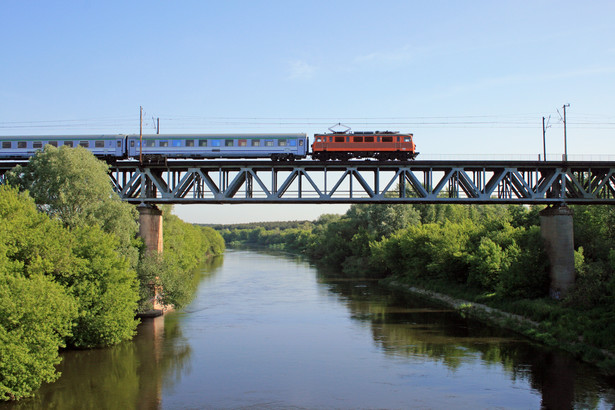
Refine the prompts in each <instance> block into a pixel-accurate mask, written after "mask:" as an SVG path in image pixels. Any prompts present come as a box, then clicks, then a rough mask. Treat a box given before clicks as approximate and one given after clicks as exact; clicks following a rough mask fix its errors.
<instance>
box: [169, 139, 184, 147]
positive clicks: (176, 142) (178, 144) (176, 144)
mask: <svg viewBox="0 0 615 410" xmlns="http://www.w3.org/2000/svg"><path fill="white" fill-rule="evenodd" d="M171 146H173V147H181V146H182V140H172V141H171Z"/></svg>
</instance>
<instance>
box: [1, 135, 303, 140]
mask: <svg viewBox="0 0 615 410" xmlns="http://www.w3.org/2000/svg"><path fill="white" fill-rule="evenodd" d="M306 136H307V134H305V133H288V134H284V133H268V134H143V138H303V137H306ZM125 137H131V138H134V137H137V138H139V134H89V135H0V140H22V141H23V140H37V141H40V140H62V139H72V140H79V139H83V140H92V139H116V138H125Z"/></svg>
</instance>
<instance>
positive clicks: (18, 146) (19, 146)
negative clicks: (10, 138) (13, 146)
mask: <svg viewBox="0 0 615 410" xmlns="http://www.w3.org/2000/svg"><path fill="white" fill-rule="evenodd" d="M27 146H28V143H27V142H26V141H19V142H17V148H26V147H27Z"/></svg>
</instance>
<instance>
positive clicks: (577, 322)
mask: <svg viewBox="0 0 615 410" xmlns="http://www.w3.org/2000/svg"><path fill="white" fill-rule="evenodd" d="M542 208H543V207H538V206H533V207H525V206H516V205H510V206H502V205H401V204H394V205H388V204H377V205H367V204H361V205H353V206H351V207H350V209H349V210H348V212H347V213H346V214H345V215H342V216H340V215H323V216H321V217H320V218H319V219H318V220H317V221H314V222H309V221H304V222H294V223H288V222H285V223H279V224H277V225H276V224H275V223H268V224H252V225H243V226H223V225H220V226H215V228H216V229H218V230H219V231H220V232H221V233H222V235H223V237H224V238H225V240H226V242H227V244H229V245H230V246H238V245H240V244H258V245H264V246H267V247H269V248H274V249H281V250H286V251H290V252H297V253H302V254H305V255H306V256H307V257H309V258H310V259H311V260H313V261H315V262H317V263H318V264H321V265H323V266H326V267H327V268H330V269H335V270H337V271H340V272H343V273H344V274H346V275H348V276H352V277H371V278H378V279H381V280H382V282H384V283H385V284H389V285H393V284H395V285H396V286H400V285H401V286H403V287H406V288H410V287H417V288H421V289H423V290H428V291H432V292H439V293H444V294H446V295H448V296H452V297H455V298H459V299H463V300H465V301H467V303H465V304H463V305H461V306H462V308H460V309H461V310H462V313H464V314H467V313H469V314H472V306H473V304H475V305H478V304H481V305H487V306H488V307H491V308H495V309H498V310H499V311H503V312H506V314H503V315H498V314H496V313H487V314H485V313H484V312H485V310H480V311H479V310H478V309H477V310H476V315H477V316H481V318H482V319H484V320H490V321H495V322H497V323H498V324H500V325H505V326H507V327H510V328H513V329H515V330H517V331H520V332H522V333H524V334H526V335H527V336H529V337H531V338H533V339H535V340H538V341H540V342H543V343H545V344H548V345H552V346H558V347H562V348H564V349H566V350H568V351H570V352H572V353H574V354H575V355H577V356H578V357H580V358H582V359H584V360H586V361H589V362H593V363H596V364H598V366H600V367H601V368H602V369H603V370H604V371H606V372H608V373H614V372H615V360H614V359H613V357H614V356H613V352H615V338H614V337H613V335H614V334H615V208H613V207H609V206H591V207H589V206H588V207H584V206H574V207H572V208H573V211H574V237H575V269H576V275H577V279H576V284H575V286H574V288H573V289H572V291H571V292H570V293H569V295H567V296H566V298H565V299H563V300H552V299H551V298H549V296H548V293H549V274H548V259H547V256H546V254H545V251H544V247H543V242H542V239H541V236H540V221H539V211H540V210H541V209H542ZM422 293H425V292H422ZM511 314H512V315H511ZM513 315H515V316H513ZM516 315H518V316H521V317H523V318H526V319H527V320H525V321H518V320H515V319H511V318H516V317H518V316H516ZM496 316H497V317H498V319H496ZM502 318H503V319H502Z"/></svg>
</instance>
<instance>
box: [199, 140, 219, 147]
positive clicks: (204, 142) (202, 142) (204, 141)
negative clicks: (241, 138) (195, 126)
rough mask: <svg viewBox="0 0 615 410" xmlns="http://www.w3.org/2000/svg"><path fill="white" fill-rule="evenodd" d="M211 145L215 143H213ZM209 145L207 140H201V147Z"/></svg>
mask: <svg viewBox="0 0 615 410" xmlns="http://www.w3.org/2000/svg"><path fill="white" fill-rule="evenodd" d="M211 145H214V144H213V143H212V144H211ZM206 146H207V140H199V147H206ZM216 146H217V145H214V147H216Z"/></svg>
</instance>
